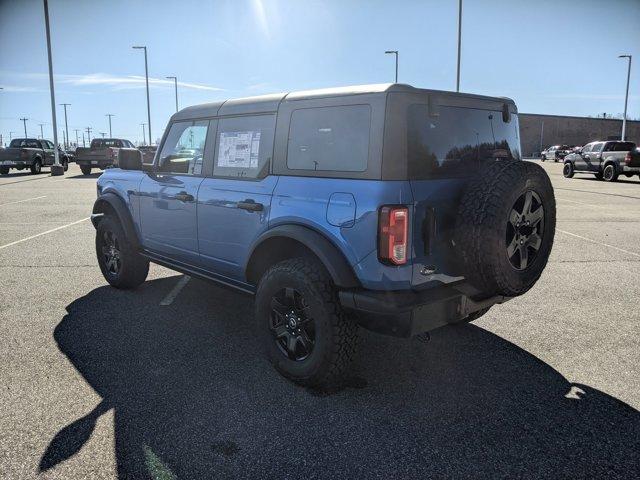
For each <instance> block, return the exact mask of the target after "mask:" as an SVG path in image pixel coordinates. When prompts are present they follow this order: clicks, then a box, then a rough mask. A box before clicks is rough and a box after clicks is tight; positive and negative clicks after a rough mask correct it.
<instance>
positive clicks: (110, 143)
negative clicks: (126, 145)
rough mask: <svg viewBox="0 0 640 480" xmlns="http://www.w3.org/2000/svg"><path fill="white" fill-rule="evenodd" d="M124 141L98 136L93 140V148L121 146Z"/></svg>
mask: <svg viewBox="0 0 640 480" xmlns="http://www.w3.org/2000/svg"><path fill="white" fill-rule="evenodd" d="M120 146H122V142H120V140H112V139H108V138H97V139H95V140H91V148H107V147H120Z"/></svg>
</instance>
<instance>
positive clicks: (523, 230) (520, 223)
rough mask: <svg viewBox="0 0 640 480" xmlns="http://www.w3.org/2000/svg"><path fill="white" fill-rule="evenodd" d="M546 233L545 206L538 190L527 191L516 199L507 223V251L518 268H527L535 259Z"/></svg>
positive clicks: (512, 263) (510, 260)
mask: <svg viewBox="0 0 640 480" xmlns="http://www.w3.org/2000/svg"><path fill="white" fill-rule="evenodd" d="M543 234H544V207H543V206H542V201H541V200H540V197H539V196H538V194H537V193H536V192H533V191H531V190H529V191H526V192H525V193H523V194H522V195H520V197H518V199H517V200H516V202H515V204H514V205H513V208H512V209H511V213H510V214H509V222H508V224H507V234H506V251H507V257H508V258H509V262H510V263H511V265H512V266H513V268H515V269H516V270H525V269H526V268H527V267H528V266H529V265H530V264H531V263H532V262H533V260H534V259H535V257H536V255H537V254H538V251H539V250H540V246H541V245H542V236H543Z"/></svg>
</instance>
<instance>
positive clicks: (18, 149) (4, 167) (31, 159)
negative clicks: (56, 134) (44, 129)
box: [0, 138, 70, 175]
mask: <svg viewBox="0 0 640 480" xmlns="http://www.w3.org/2000/svg"><path fill="white" fill-rule="evenodd" d="M58 152H59V160H60V163H61V164H62V165H63V166H64V169H65V171H66V170H67V168H68V165H69V158H70V156H69V155H68V154H67V153H66V152H65V151H63V150H62V149H60V148H59V149H58ZM54 162H55V157H54V146H53V142H50V141H49V140H38V139H36V138H14V139H13V140H11V143H10V144H9V147H8V148H3V149H2V150H0V174H2V175H6V174H8V173H9V170H10V169H12V168H15V169H16V170H24V169H25V168H28V169H30V170H31V173H33V174H38V173H40V172H41V171H42V167H46V166H51V165H53V163H54Z"/></svg>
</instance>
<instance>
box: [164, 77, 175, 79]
mask: <svg viewBox="0 0 640 480" xmlns="http://www.w3.org/2000/svg"><path fill="white" fill-rule="evenodd" d="M164 78H170V79H171V80H177V78H176V77H164Z"/></svg>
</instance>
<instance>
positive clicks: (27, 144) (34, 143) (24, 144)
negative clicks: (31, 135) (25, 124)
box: [9, 138, 41, 148]
mask: <svg viewBox="0 0 640 480" xmlns="http://www.w3.org/2000/svg"><path fill="white" fill-rule="evenodd" d="M9 148H41V147H40V142H38V140H25V139H24V138H16V139H14V140H11V143H10V144H9Z"/></svg>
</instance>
